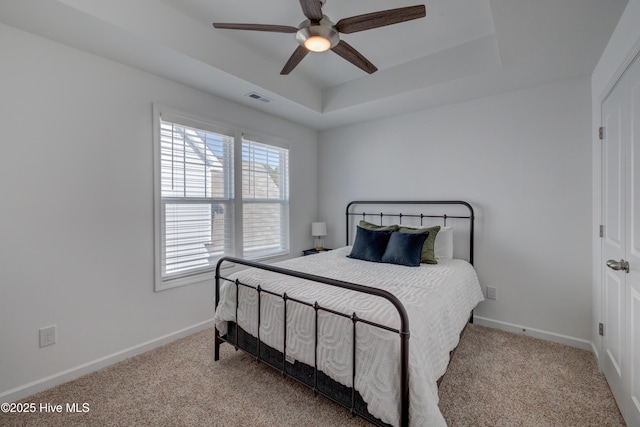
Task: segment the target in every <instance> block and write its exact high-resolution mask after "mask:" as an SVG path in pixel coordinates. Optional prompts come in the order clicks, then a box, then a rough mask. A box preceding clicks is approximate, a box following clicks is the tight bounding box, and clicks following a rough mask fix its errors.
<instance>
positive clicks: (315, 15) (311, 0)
mask: <svg viewBox="0 0 640 427" xmlns="http://www.w3.org/2000/svg"><path fill="white" fill-rule="evenodd" d="M300 6H301V7H302V13H304V16H306V17H307V18H309V20H310V21H315V22H318V21H320V20H321V19H322V4H320V1H319V0H300Z"/></svg>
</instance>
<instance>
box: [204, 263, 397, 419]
mask: <svg viewBox="0 0 640 427" xmlns="http://www.w3.org/2000/svg"><path fill="white" fill-rule="evenodd" d="M224 262H230V263H235V264H240V265H245V266H248V267H254V268H259V269H262V270H267V271H271V272H274V273H279V274H283V275H286V276H292V277H297V278H300V279H305V280H310V281H314V282H318V283H322V284H326V285H330V286H337V287H340V288H343V289H348V290H352V291H356V292H363V293H366V294H370V295H375V296H378V297H381V298H384V299H386V300H388V301H389V302H391V304H393V306H394V307H395V308H396V310H397V311H398V315H399V316H400V329H396V328H391V327H389V326H386V325H381V324H378V323H375V322H371V321H369V320H366V319H361V318H359V317H358V316H357V314H356V313H340V312H337V311H334V310H331V309H329V308H327V307H322V306H320V305H319V304H318V302H317V301H313V302H310V301H301V300H299V299H295V298H291V297H289V296H287V294H286V293H284V294H282V295H281V294H277V293H274V292H271V291H269V290H266V289H263V288H262V287H260V286H252V285H248V284H245V283H242V282H241V281H239V280H231V279H229V278H226V277H223V276H221V275H220V268H221V265H222V264H223V263H224ZM223 280H226V281H229V282H233V283H235V286H236V295H239V292H238V291H239V288H240V287H247V288H251V289H254V290H255V291H256V292H257V294H258V325H257V326H258V327H257V331H258V336H257V337H254V338H255V340H253V343H251V338H247V336H249V337H250V335H248V334H246V332H244V331H243V330H242V329H241V328H239V327H237V325H233V326H232V327H231V328H230V329H229V332H228V333H227V335H226V336H224V337H223V336H220V333H219V331H218V330H217V329H216V331H215V360H219V358H220V344H221V343H223V342H228V343H230V344H232V345H233V346H234V347H235V348H236V350H238V349H241V350H243V351H245V352H247V353H248V354H251V355H253V356H254V357H256V359H257V360H258V361H260V362H263V363H265V364H267V365H269V366H271V367H273V368H275V369H277V370H279V371H280V372H281V373H282V375H283V376H285V377H287V376H289V377H291V378H294V379H296V380H298V381H299V382H300V383H301V384H304V385H306V386H307V387H310V388H312V389H313V391H314V393H316V394H322V395H324V396H326V397H328V398H329V399H331V400H333V401H335V402H336V403H338V404H340V405H342V406H344V407H346V408H347V409H349V410H350V411H351V413H352V414H353V415H358V416H361V417H363V418H365V419H367V420H369V421H371V422H373V423H374V424H379V425H386V424H384V423H381V422H380V421H379V420H376V419H372V417H371V415H370V414H368V412H366V405H363V403H362V399H361V398H360V396H359V393H358V391H357V390H356V389H355V376H356V343H357V340H356V324H357V323H358V322H361V323H366V324H368V325H371V326H374V327H377V328H381V329H384V330H387V331H391V332H393V333H397V334H398V335H399V338H400V361H399V368H400V425H401V426H408V425H409V316H408V315H407V312H406V310H405V308H404V306H403V305H402V303H401V302H400V300H398V298H396V297H395V296H394V295H393V294H391V293H389V292H387V291H385V290H382V289H378V288H373V287H369V286H364V285H359V284H356V283H350V282H345V281H341V280H335V279H330V278H326V277H321V276H317V275H313V274H308V273H303V272H299V271H294V270H288V269H284V268H280V267H276V266H273V265H269V264H260V263H256V262H251V261H247V260H244V259H241V258H234V257H223V258H221V259H220V260H219V261H218V264H217V266H216V308H217V307H218V303H219V301H220V284H221V281H223ZM262 293H265V294H268V295H272V296H275V297H279V298H282V300H283V302H284V322H283V328H284V331H283V332H284V333H283V337H284V342H283V343H282V349H283V351H282V352H278V351H277V350H275V349H272V348H270V347H268V346H266V345H265V344H264V343H262V342H261V340H260V322H261V319H260V301H261V300H260V298H261V295H262ZM238 300H239V298H236V319H237V310H238ZM288 302H293V303H297V304H302V305H305V306H308V307H310V308H313V310H314V311H315V331H316V332H315V343H314V345H315V356H314V360H315V362H314V366H313V367H311V368H312V369H311V371H307V373H306V374H305V375H306V379H302V378H300V377H299V376H296V375H293V370H292V367H291V366H290V365H291V363H289V362H288V361H287V354H286V349H287V342H286V340H287V321H286V318H287V303H288ZM320 311H322V312H326V313H330V314H332V315H336V316H340V317H343V318H348V319H351V322H352V334H353V335H352V336H353V340H352V341H353V348H352V355H353V356H352V357H353V359H352V372H351V378H352V387H351V389H350V390H349V393H350V395H351V396H350V398H349V399H344V398H341V397H338V398H336V397H335V396H333V395H332V393H330V392H329V389H328V388H326V387H324V386H322V385H321V384H323V383H324V382H325V381H326V380H327V378H328V377H327V376H326V375H325V374H324V373H323V372H321V371H320V370H319V369H318V366H317V360H318V356H317V354H318V327H317V326H318V312H320ZM243 343H244V344H246V345H244V346H243ZM302 369H305V368H302ZM329 380H330V379H329ZM341 394H342V395H344V391H342V392H341ZM363 407H364V409H363Z"/></svg>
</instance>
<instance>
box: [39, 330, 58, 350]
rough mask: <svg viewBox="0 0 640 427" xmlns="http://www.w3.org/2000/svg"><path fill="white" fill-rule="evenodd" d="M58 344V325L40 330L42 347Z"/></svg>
mask: <svg viewBox="0 0 640 427" xmlns="http://www.w3.org/2000/svg"><path fill="white" fill-rule="evenodd" d="M55 343H56V325H53V326H47V327H46V328H42V329H40V347H46V346H48V345H51V344H55Z"/></svg>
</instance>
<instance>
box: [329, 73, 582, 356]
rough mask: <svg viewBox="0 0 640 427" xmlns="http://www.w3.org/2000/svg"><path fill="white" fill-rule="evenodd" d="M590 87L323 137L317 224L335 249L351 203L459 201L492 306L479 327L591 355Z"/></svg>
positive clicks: (545, 90) (540, 92)
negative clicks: (469, 218)
mask: <svg viewBox="0 0 640 427" xmlns="http://www.w3.org/2000/svg"><path fill="white" fill-rule="evenodd" d="M590 120H591V98H590V86H589V79H588V78H586V77H585V78H577V79H572V80H567V81H563V82H559V83H555V84H550V85H545V86H540V87H534V88H530V89H526V90H521V91H516V92H510V93H507V94H503V95H498V96H492V97H488V98H483V99H478V100H473V101H470V102H465V103H461V104H457V105H451V106H446V107H442V108H436V109H432V110H426V111H419V112H415V113H412V114H406V115H402V116H398V117H389V118H387V119H384V120H378V121H375V122H369V123H362V124H357V125H352V126H345V127H342V128H337V129H333V130H328V131H323V132H321V133H320V138H319V146H318V147H319V156H320V165H321V168H320V171H321V173H320V177H319V192H320V193H319V194H320V197H319V209H320V217H321V218H323V219H325V218H326V221H327V223H328V227H329V230H330V231H329V233H330V235H329V236H327V239H326V240H327V246H328V247H331V246H330V245H333V246H336V245H343V242H344V233H345V231H343V228H344V227H343V221H344V220H343V217H344V214H343V212H344V206H345V205H346V203H347V202H348V201H350V200H354V199H371V198H374V199H375V198H378V199H462V200H466V201H468V202H470V203H471V204H472V205H473V206H474V208H475V209H476V212H477V216H478V218H477V232H476V239H477V240H476V269H477V271H478V275H479V278H480V282H481V284H482V285H483V287H486V286H493V287H495V288H496V289H497V300H495V301H486V302H483V303H481V304H480V306H479V307H478V309H477V310H476V316H477V318H478V321H479V323H480V322H484V323H485V324H489V325H491V326H496V327H500V328H504V329H507V330H514V331H522V328H526V329H527V333H530V334H532V335H537V336H541V337H544V338H547V339H552V340H556V341H560V342H566V343H568V344H571V345H577V346H580V347H584V348H590V338H591V334H590V327H591V324H592V322H591V264H590V258H591V234H592V233H591V144H590V141H591V135H590V133H589V131H590Z"/></svg>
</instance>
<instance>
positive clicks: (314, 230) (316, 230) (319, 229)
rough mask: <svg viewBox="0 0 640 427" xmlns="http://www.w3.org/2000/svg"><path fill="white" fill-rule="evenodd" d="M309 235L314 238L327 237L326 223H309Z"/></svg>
mask: <svg viewBox="0 0 640 427" xmlns="http://www.w3.org/2000/svg"><path fill="white" fill-rule="evenodd" d="M311 235H312V236H314V237H322V236H326V235H327V223H326V222H312V223H311Z"/></svg>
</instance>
